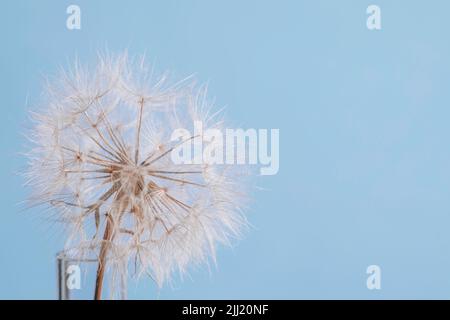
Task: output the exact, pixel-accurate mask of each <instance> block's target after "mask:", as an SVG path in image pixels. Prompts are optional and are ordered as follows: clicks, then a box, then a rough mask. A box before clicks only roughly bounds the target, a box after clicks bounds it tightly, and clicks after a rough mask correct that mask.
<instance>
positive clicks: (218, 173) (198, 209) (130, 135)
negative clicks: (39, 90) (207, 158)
mask: <svg viewBox="0 0 450 320" xmlns="http://www.w3.org/2000/svg"><path fill="white" fill-rule="evenodd" d="M212 108H213V105H212V103H211V102H210V100H208V98H207V90H206V87H202V86H200V87H199V86H197V85H196V84H195V81H194V80H193V78H191V77H189V78H187V79H184V80H182V81H171V79H170V76H169V74H168V73H162V74H159V75H158V74H157V72H156V71H155V70H154V69H153V67H149V66H148V65H147V64H146V63H145V61H144V60H143V59H132V58H129V57H128V56H127V55H126V54H123V55H119V56H112V55H100V56H99V57H98V61H97V64H96V66H95V67H93V68H92V67H88V66H81V65H80V63H78V62H76V63H75V64H74V66H73V67H72V68H70V69H69V70H62V71H61V73H60V75H59V76H57V77H56V78H55V79H54V80H53V81H48V82H47V85H46V89H45V98H44V103H43V104H42V107H41V108H39V109H38V110H37V111H34V112H33V113H32V114H31V118H32V120H33V123H34V127H33V130H32V131H31V132H30V134H29V140H30V142H31V148H30V151H29V152H28V162H29V163H28V170H27V171H26V172H25V177H26V179H27V184H28V185H29V186H30V187H32V190H33V193H32V195H31V197H30V201H31V202H33V203H37V204H44V205H47V206H49V207H50V208H51V209H52V210H53V211H54V212H55V213H56V216H57V217H58V220H60V221H61V222H63V223H64V224H65V226H66V227H67V228H68V233H67V242H66V245H65V250H66V252H68V253H70V255H72V256H76V257H78V258H80V259H81V258H84V257H88V256H89V257H92V256H95V257H98V256H99V255H100V254H101V253H100V251H101V248H102V246H105V245H106V246H107V247H108V249H109V250H108V254H107V257H106V259H107V261H108V268H109V270H110V271H111V272H110V273H111V275H112V278H114V277H119V276H120V277H121V279H122V280H123V277H124V276H125V277H126V276H127V275H128V273H135V274H136V275H137V276H139V275H143V274H147V275H150V276H151V277H152V278H153V279H154V280H155V281H156V283H157V284H158V285H159V286H162V285H163V284H164V283H165V282H167V281H169V280H170V279H171V278H172V277H173V275H174V274H175V273H176V272H179V273H181V274H183V273H185V272H186V271H187V268H188V266H189V264H194V265H197V264H200V263H203V262H207V261H208V260H209V258H211V259H212V260H213V261H214V260H215V250H216V249H215V248H216V245H217V244H218V243H224V244H227V243H229V240H230V238H232V237H235V236H237V235H239V233H240V231H241V230H242V227H243V226H245V225H246V221H245V217H244V216H243V214H242V213H241V212H242V210H241V204H242V200H243V199H244V192H243V190H242V181H241V180H240V175H239V174H236V171H237V170H239V169H237V168H236V166H232V165H211V164H210V165H203V164H174V163H173V162H172V161H171V158H170V152H171V150H173V149H174V147H175V146H176V143H177V142H174V141H171V134H172V132H173V130H175V129H177V128H187V129H188V130H189V129H193V124H194V121H202V123H203V126H204V127H205V128H215V129H221V128H223V124H224V121H223V119H222V118H221V114H220V113H214V112H212ZM191 132H193V130H191ZM200 138H201V137H200ZM191 139H192V140H195V139H197V137H194V136H192V137H191ZM178 143H179V142H178ZM107 228H109V231H110V232H109V234H106V232H105V230H106V229H107ZM131 266H132V267H131ZM131 271H133V272H131ZM122 280H121V281H122ZM111 281H114V280H111ZM122 283H123V282H122Z"/></svg>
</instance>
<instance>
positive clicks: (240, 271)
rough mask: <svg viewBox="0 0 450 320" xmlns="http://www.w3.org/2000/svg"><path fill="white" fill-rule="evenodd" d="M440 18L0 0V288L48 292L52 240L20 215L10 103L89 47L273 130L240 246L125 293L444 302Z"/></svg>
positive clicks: (22, 120) (446, 102)
mask: <svg viewBox="0 0 450 320" xmlns="http://www.w3.org/2000/svg"><path fill="white" fill-rule="evenodd" d="M70 4H78V5H79V6H80V7H81V11H82V29H81V30H79V31H77V30H75V31H70V30H68V29H67V28H66V18H67V14H66V8H67V6H68V5H70ZM369 4H377V5H379V6H380V7H381V13H382V30H380V31H369V30H368V29H367V28H366V18H367V14H366V8H367V6H368V5H369ZM449 14H450V2H449V1H444V0H442V1H437V0H436V1H411V0H409V1H406V0H404V1H383V0H373V1H363V0H360V1H356V0H353V1H351V0H340V1H334V0H329V1H317V0H314V1H313V0H308V1H298V0H291V1H279V0H277V1H274V0H273V1H261V0H258V1H256V0H253V1H238V0H235V1H223V0H222V1H207V0H202V1H194V0H190V1H167V0H164V1H123V2H122V1H106V0H103V1H99V0H97V1H82V0H73V1H8V2H7V1H3V2H1V4H0V39H1V42H0V43H1V49H0V71H1V73H0V94H1V95H0V97H1V99H0V108H1V113H0V150H1V158H0V203H1V207H2V210H1V212H0V298H4V299H5V298H6V299H9V298H30V299H37V298H42V299H54V298H55V297H56V271H55V261H54V256H55V253H56V251H58V250H59V249H60V248H61V246H62V238H61V237H60V236H59V235H58V231H57V230H55V227H54V226H52V225H51V224H49V223H48V222H47V221H45V219H44V217H43V216H42V215H41V212H39V209H33V210H28V211H21V210H20V208H21V205H20V202H21V201H23V200H24V199H25V198H26V195H27V192H28V191H27V190H25V189H24V188H23V187H22V183H23V179H22V178H21V177H20V176H18V174H17V172H20V171H21V170H23V166H24V165H25V162H26V161H25V159H24V158H23V157H22V156H21V155H20V152H21V151H24V149H23V148H24V142H25V140H24V138H23V136H22V132H23V131H24V128H26V127H27V125H29V123H28V122H27V115H26V110H27V106H32V105H33V103H35V102H36V101H37V100H38V99H39V95H40V90H41V84H42V76H43V75H46V74H53V73H55V72H56V71H57V68H58V66H60V65H67V63H68V62H70V61H72V60H73V59H74V57H75V56H76V55H78V56H79V57H80V60H81V61H93V59H94V58H95V53H96V51H97V50H98V49H105V48H106V47H107V48H108V49H109V50H110V51H113V52H121V51H123V50H124V49H128V50H129V52H130V54H141V53H144V52H146V53H147V55H148V56H149V57H151V59H154V60H155V61H156V64H157V67H158V68H159V69H170V70H173V71H175V73H176V75H179V76H186V75H189V74H191V73H194V72H195V73H197V75H198V78H199V79H200V80H201V81H209V83H210V93H211V95H213V96H216V97H217V103H218V105H227V106H228V109H227V110H228V111H227V113H228V115H229V117H230V118H231V119H232V120H233V121H234V122H236V123H238V124H239V125H241V126H242V127H245V128H279V129H280V137H281V146H280V162H281V163H280V171H279V173H278V175H276V176H270V177H261V178H259V179H258V181H257V183H258V185H259V186H261V187H262V188H264V189H266V190H265V191H257V192H255V196H254V201H253V203H252V204H251V207H250V210H249V212H248V214H249V220H250V222H251V223H252V224H253V226H254V227H253V228H252V229H251V230H249V231H248V232H247V234H246V236H245V239H244V240H243V241H240V242H238V243H236V245H235V246H234V248H233V249H231V250H230V249H227V248H221V249H220V250H219V256H218V267H217V268H216V269H214V268H213V269H212V271H211V272H208V271H207V269H206V268H204V269H199V270H193V271H192V272H191V277H190V278H186V279H185V280H184V281H175V282H174V284H173V286H172V287H170V286H168V287H165V288H164V289H162V290H161V292H159V293H158V291H157V289H156V288H155V286H154V285H153V284H152V283H151V281H150V280H147V279H143V280H142V281H141V282H140V283H139V284H138V285H132V286H131V287H130V297H132V298H150V299H154V298H157V297H159V298H161V299H169V298H194V299H196V298H209V299H214V298H219V299H222V298H223V299H229V298H236V299H240V298H255V299H257V298H267V299H269V298H274V299H280V298H286V299H301V298H324V299H328V298H343V299H346V298H361V299H378V298H387V299H390V298H450V231H449V230H450V197H449V195H450V143H449V136H450V126H449V117H450V109H449V108H450V91H449V84H450V83H449V80H450V40H449V38H448V34H449V31H450V20H449V18H448V17H449ZM371 264H376V265H379V266H380V267H381V270H382V288H381V290H373V291H371V290H368V289H367V287H366V278H367V274H366V268H367V266H369V265H371Z"/></svg>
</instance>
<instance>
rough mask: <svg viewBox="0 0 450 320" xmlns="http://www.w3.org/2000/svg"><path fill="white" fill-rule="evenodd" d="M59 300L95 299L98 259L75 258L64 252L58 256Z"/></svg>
mask: <svg viewBox="0 0 450 320" xmlns="http://www.w3.org/2000/svg"><path fill="white" fill-rule="evenodd" d="M56 261H57V273H58V279H57V280H58V299H59V300H92V299H94V291H95V280H96V269H97V266H98V260H97V259H75V258H72V257H70V256H68V255H67V254H66V253H64V252H60V253H58V254H57V256H56Z"/></svg>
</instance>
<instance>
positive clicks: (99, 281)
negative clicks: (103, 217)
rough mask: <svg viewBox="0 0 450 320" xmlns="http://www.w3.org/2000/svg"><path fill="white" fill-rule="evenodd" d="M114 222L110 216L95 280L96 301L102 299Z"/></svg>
mask: <svg viewBox="0 0 450 320" xmlns="http://www.w3.org/2000/svg"><path fill="white" fill-rule="evenodd" d="M111 229H112V221H111V218H110V217H109V216H108V219H107V222H106V227H105V233H104V234H103V242H102V246H101V248H100V255H99V258H98V267H97V277H96V279H95V295H94V299H95V300H101V299H102V289H103V278H104V276H105V268H106V256H107V253H108V246H109V243H110V241H111V238H112V230H111Z"/></svg>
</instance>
